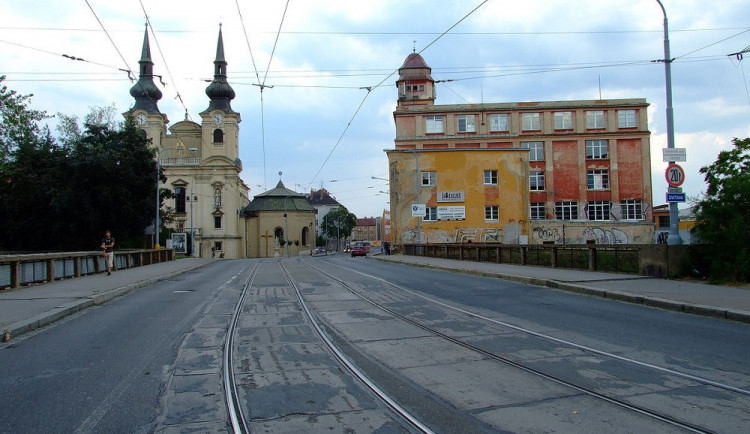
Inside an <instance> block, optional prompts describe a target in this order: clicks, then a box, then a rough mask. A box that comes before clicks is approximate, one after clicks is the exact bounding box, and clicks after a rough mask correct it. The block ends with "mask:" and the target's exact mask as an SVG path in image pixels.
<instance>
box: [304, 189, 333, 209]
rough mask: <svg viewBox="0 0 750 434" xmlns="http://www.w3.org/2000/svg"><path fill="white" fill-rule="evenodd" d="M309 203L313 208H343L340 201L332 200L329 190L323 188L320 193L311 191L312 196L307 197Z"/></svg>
mask: <svg viewBox="0 0 750 434" xmlns="http://www.w3.org/2000/svg"><path fill="white" fill-rule="evenodd" d="M307 201H308V202H309V203H310V205H312V206H341V204H340V203H339V201H337V200H336V199H334V198H332V197H331V196H330V195H329V194H328V190H326V189H325V188H321V189H320V190H318V191H315V190H310V195H309V196H307Z"/></svg>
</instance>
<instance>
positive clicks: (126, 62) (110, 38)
mask: <svg viewBox="0 0 750 434" xmlns="http://www.w3.org/2000/svg"><path fill="white" fill-rule="evenodd" d="M84 1H85V2H86V6H88V7H89V9H90V10H91V13H92V14H94V18H96V21H97V22H98V23H99V25H100V26H101V28H102V30H104V34H105V35H107V38H108V39H109V42H111V43H112V46H113V47H115V51H117V54H118V55H119V56H120V59H122V63H124V64H125V69H123V70H121V71H123V72H126V73H127V74H128V78H129V79H130V82H131V83H132V82H133V81H135V76H134V75H133V70H132V69H130V65H128V61H127V60H125V56H123V55H122V53H121V52H120V49H119V48H117V44H115V41H114V40H113V39H112V36H110V35H109V32H108V31H107V28H106V27H104V23H102V20H100V19H99V16H97V15H96V12H95V11H94V8H93V7H91V4H90V3H89V0H84ZM63 56H64V55H63ZM74 60H83V59H78V58H76V59H74Z"/></svg>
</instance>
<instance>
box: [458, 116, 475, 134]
mask: <svg viewBox="0 0 750 434" xmlns="http://www.w3.org/2000/svg"><path fill="white" fill-rule="evenodd" d="M476 131H477V124H476V118H475V117H474V115H458V132H459V133H474V132H476Z"/></svg>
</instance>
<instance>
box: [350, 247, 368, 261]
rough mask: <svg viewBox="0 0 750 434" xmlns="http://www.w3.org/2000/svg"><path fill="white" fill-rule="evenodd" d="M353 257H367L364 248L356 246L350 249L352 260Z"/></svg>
mask: <svg viewBox="0 0 750 434" xmlns="http://www.w3.org/2000/svg"><path fill="white" fill-rule="evenodd" d="M355 256H367V250H366V249H365V246H363V245H360V244H357V245H355V246H354V247H352V258H353V257H355Z"/></svg>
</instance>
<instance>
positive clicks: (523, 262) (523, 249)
mask: <svg viewBox="0 0 750 434" xmlns="http://www.w3.org/2000/svg"><path fill="white" fill-rule="evenodd" d="M528 256H529V249H528V247H524V246H521V265H526V261H527V260H528Z"/></svg>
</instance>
